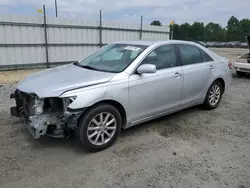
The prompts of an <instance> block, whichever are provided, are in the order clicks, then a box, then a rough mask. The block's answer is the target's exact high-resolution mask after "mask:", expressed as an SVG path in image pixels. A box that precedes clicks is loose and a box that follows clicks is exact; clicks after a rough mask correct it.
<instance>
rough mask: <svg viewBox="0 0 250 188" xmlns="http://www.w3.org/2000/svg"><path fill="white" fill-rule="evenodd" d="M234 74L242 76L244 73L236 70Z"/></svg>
mask: <svg viewBox="0 0 250 188" xmlns="http://www.w3.org/2000/svg"><path fill="white" fill-rule="evenodd" d="M236 74H237V75H238V76H239V77H243V76H245V75H246V73H245V72H240V71H236Z"/></svg>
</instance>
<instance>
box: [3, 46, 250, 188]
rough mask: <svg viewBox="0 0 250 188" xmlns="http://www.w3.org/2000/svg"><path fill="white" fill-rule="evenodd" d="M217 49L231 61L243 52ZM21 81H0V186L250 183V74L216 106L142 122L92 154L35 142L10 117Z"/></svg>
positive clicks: (236, 187)
mask: <svg viewBox="0 0 250 188" xmlns="http://www.w3.org/2000/svg"><path fill="white" fill-rule="evenodd" d="M217 52H218V53H219V54H220V55H223V56H227V57H229V58H230V59H231V60H234V58H236V57H237V56H238V55H239V54H241V53H244V51H242V50H238V51H237V52H235V50H228V49H218V50H217ZM13 74H14V76H13ZM25 75H27V72H26V71H22V76H21V77H23V76H25ZM11 76H13V77H11ZM19 79H20V72H13V73H11V72H5V73H0V83H1V82H2V83H8V84H5V85H2V86H0V129H1V131H0V143H1V146H0V187H1V188H3V187H10V188H13V187H18V188H22V187H25V188H27V187H31V188H35V187H41V188H43V187H88V188H89V187H143V188H144V187H167V188H170V187H173V188H176V187H178V188H179V187H183V188H188V187H190V188H191V187H192V188H193V187H195V188H197V187H206V188H215V187H225V188H229V187H230V188H250V124H249V122H250V116H249V112H250V76H249V77H245V78H237V77H236V76H235V75H234V77H233V82H232V85H231V87H230V88H229V89H228V90H227V92H226V93H225V94H224V96H223V100H222V101H221V104H220V106H219V107H218V108H217V109H216V110H213V111H204V110H202V109H201V108H200V107H194V108H191V109H187V110H185V111H182V112H179V113H175V114H173V115H170V116H166V117H164V118H160V119H158V120H155V121H151V122H149V123H144V124H142V125H139V126H136V127H133V128H131V129H128V130H125V131H122V133H121V136H120V137H119V139H118V141H117V142H116V143H115V145H113V146H112V147H111V148H109V149H107V150H105V151H102V152H99V153H94V154H92V153H87V152H85V151H83V150H82V149H81V147H79V145H78V144H77V143H76V141H75V140H74V139H70V140H52V139H42V140H33V139H32V137H31V136H30V135H29V134H28V132H27V131H26V130H25V128H24V127H23V126H22V124H21V123H20V121H19V119H17V118H12V117H10V114H9V107H10V106H11V105H12V104H13V101H10V100H9V94H10V93H11V92H12V91H13V90H14V84H13V82H16V81H17V80H19ZM10 82H11V83H10Z"/></svg>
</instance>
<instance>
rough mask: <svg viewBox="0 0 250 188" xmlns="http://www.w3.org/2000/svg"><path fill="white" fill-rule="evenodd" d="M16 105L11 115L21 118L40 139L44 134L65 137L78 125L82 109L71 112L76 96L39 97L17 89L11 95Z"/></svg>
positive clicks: (35, 136) (32, 133) (36, 137)
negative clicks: (71, 105) (71, 104)
mask: <svg viewBox="0 0 250 188" xmlns="http://www.w3.org/2000/svg"><path fill="white" fill-rule="evenodd" d="M10 98H12V99H15V101H16V106H15V107H12V108H11V115H12V116H17V117H20V118H21V121H22V122H23V123H24V124H25V126H26V128H27V129H28V130H29V132H30V133H31V135H32V136H33V137H34V138H35V139H38V138H40V137H42V136H44V135H47V136H49V137H54V138H65V137H67V136H68V135H69V133H70V130H71V129H75V128H76V127H77V120H78V118H79V116H80V115H81V114H82V111H77V112H70V111H68V108H67V107H68V105H69V104H70V103H71V102H73V100H74V98H58V97H51V98H43V99H41V98H39V97H38V96H37V95H35V94H27V93H24V92H22V91H20V90H16V91H15V92H14V93H12V94H11V95H10Z"/></svg>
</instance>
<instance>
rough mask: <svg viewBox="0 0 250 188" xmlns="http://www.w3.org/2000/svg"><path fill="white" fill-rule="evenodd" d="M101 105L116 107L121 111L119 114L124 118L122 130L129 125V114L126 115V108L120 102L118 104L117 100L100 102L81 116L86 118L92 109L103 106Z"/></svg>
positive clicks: (86, 109) (88, 108)
mask: <svg viewBox="0 0 250 188" xmlns="http://www.w3.org/2000/svg"><path fill="white" fill-rule="evenodd" d="M101 104H109V105H112V106H114V107H115V108H116V109H117V110H118V111H119V113H120V115H121V117H122V128H123V127H125V126H126V124H127V113H126V110H125V108H124V107H123V105H122V104H121V103H119V102H117V101H115V100H111V99H106V100H101V101H98V102H96V103H94V104H93V105H91V106H89V107H87V108H85V110H84V112H83V113H82V114H81V116H84V114H86V113H87V112H88V111H89V110H90V109H93V108H95V107H96V106H98V105H101Z"/></svg>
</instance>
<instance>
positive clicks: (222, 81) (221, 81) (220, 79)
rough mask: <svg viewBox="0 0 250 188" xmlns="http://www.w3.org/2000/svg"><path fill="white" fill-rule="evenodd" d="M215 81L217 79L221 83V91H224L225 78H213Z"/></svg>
mask: <svg viewBox="0 0 250 188" xmlns="http://www.w3.org/2000/svg"><path fill="white" fill-rule="evenodd" d="M216 81H218V82H220V83H221V84H222V87H223V88H222V93H224V91H225V84H226V83H225V80H224V79H223V78H222V77H218V78H217V79H215V80H214V81H213V82H216Z"/></svg>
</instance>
